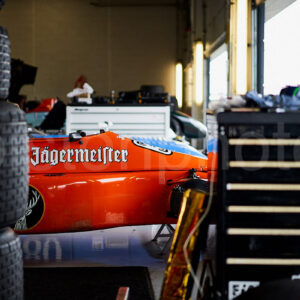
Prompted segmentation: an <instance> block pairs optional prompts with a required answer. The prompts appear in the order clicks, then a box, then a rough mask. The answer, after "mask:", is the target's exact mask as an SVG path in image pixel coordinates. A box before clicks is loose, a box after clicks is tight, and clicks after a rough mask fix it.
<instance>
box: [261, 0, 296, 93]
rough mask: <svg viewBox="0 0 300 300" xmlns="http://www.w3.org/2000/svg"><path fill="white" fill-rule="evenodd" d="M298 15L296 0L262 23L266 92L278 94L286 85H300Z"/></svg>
mask: <svg viewBox="0 0 300 300" xmlns="http://www.w3.org/2000/svg"><path fill="white" fill-rule="evenodd" d="M271 2H272V1H271ZM270 7H271V5H270ZM266 9H267V7H266ZM266 14H267V11H266ZM299 16H300V0H297V1H295V2H294V3H292V4H291V5H289V6H288V7H286V8H285V9H284V10H282V11H281V12H279V13H278V14H276V15H275V16H273V17H272V18H271V19H269V20H267V21H266V22H265V40H264V41H265V46H264V47H265V54H264V94H265V95H268V94H279V92H280V90H281V89H282V88H283V87H285V86H286V85H299V84H300V58H299V54H300V39H299V28H300V18H299Z"/></svg>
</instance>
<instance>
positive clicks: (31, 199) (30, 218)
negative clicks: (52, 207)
mask: <svg viewBox="0 0 300 300" xmlns="http://www.w3.org/2000/svg"><path fill="white" fill-rule="evenodd" d="M44 211H45V201H44V198H43V196H42V194H41V193H40V192H39V191H38V190H37V189H36V188H35V187H33V186H31V185H30V186H29V191H28V199H27V207H26V210H25V214H24V216H23V217H21V218H20V219H18V220H17V222H16V224H15V226H14V229H15V230H28V229H31V228H32V227H34V226H35V225H37V224H38V223H39V222H40V221H41V220H42V218H43V216H44Z"/></svg>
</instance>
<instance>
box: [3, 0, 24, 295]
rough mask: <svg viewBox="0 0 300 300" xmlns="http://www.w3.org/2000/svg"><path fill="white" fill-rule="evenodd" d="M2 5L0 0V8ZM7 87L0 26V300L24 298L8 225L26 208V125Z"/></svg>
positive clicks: (17, 248)
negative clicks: (9, 98)
mask: <svg viewBox="0 0 300 300" xmlns="http://www.w3.org/2000/svg"><path fill="white" fill-rule="evenodd" d="M4 2H5V1H4V0H0V9H1V8H2V5H3V4H4ZM9 86H10V42H9V39H8V34H7V30H6V29H5V28H4V27H1V26H0V300H8V299H23V297H24V296H23V295H24V292H23V259H22V250H21V244H20V239H19V237H18V236H17V235H16V234H15V233H14V231H13V230H12V229H11V228H10V226H11V225H13V224H15V223H16V221H17V220H18V219H19V218H21V217H23V216H24V214H25V210H26V207H27V197H28V141H27V124H26V119H25V114H24V113H23V112H22V111H21V110H20V109H19V108H18V107H17V106H16V105H14V104H12V103H9V102H7V101H6V100H7V97H8V93H9Z"/></svg>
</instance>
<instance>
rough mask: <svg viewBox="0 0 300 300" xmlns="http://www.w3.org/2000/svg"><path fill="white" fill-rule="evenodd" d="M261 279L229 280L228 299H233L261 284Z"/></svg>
mask: <svg viewBox="0 0 300 300" xmlns="http://www.w3.org/2000/svg"><path fill="white" fill-rule="evenodd" d="M259 284H260V282H259V281H229V283H228V300H232V299H235V298H237V297H238V296H240V295H241V294H242V293H245V292H247V291H248V290H249V289H251V288H255V287H257V286H259Z"/></svg>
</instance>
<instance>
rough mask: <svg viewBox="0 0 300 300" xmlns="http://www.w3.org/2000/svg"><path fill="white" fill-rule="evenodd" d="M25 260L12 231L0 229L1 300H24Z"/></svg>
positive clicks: (18, 241)
mask: <svg viewBox="0 0 300 300" xmlns="http://www.w3.org/2000/svg"><path fill="white" fill-rule="evenodd" d="M23 282H24V280H23V258H22V250H21V244H20V240H19V238H18V237H17V236H16V235H15V233H14V232H13V230H12V229H10V228H3V229H0V299H1V300H9V299H18V300H19V299H20V300H21V299H23V295H24V291H23Z"/></svg>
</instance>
